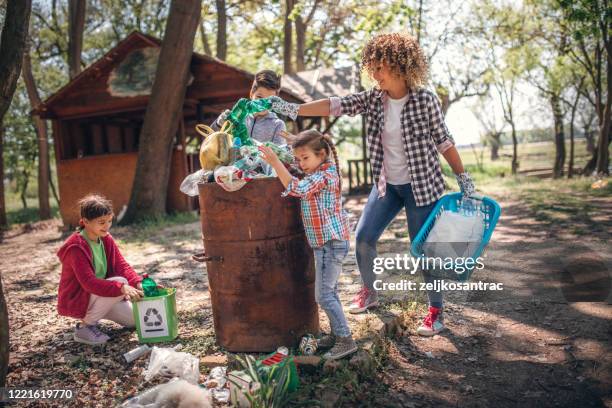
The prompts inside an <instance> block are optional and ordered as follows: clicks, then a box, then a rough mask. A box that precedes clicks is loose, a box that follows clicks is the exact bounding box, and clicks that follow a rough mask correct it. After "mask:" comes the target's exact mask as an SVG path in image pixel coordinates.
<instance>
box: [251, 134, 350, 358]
mask: <svg viewBox="0 0 612 408" xmlns="http://www.w3.org/2000/svg"><path fill="white" fill-rule="evenodd" d="M259 149H260V151H261V153H262V156H263V158H264V160H266V161H267V162H268V163H270V165H271V166H272V167H273V168H274V170H276V174H278V177H279V179H280V181H281V182H282V183H283V185H284V186H285V187H286V190H285V192H284V193H283V196H287V195H291V196H294V197H298V198H300V201H301V206H302V220H303V222H304V230H305V231H306V237H307V238H308V242H309V244H310V246H312V248H313V252H314V255H315V270H316V280H315V299H316V301H317V303H318V304H319V305H320V306H321V308H322V309H323V310H324V311H325V313H326V314H327V317H328V318H329V323H330V325H331V329H332V333H331V334H330V335H328V336H324V337H323V338H321V339H319V340H318V346H319V348H321V349H325V348H331V350H329V351H328V352H327V353H326V354H325V355H324V357H325V358H327V359H331V360H334V359H338V358H342V357H344V356H347V355H349V354H352V353H354V352H355V351H357V345H356V344H355V341H354V340H353V337H352V335H351V331H350V329H349V327H348V324H347V322H346V317H345V316H344V311H343V310H342V304H341V303H340V299H339V297H338V292H337V283H338V278H339V276H340V272H342V261H343V260H344V258H345V257H346V254H347V253H348V250H349V239H350V233H349V228H348V220H347V217H346V213H345V212H344V210H343V209H342V195H341V192H342V186H341V180H342V178H341V176H340V166H339V163H338V154H337V152H336V148H335V146H334V143H333V142H332V140H331V139H330V138H329V136H327V135H322V134H321V133H319V132H318V131H316V130H307V131H305V132H302V133H300V134H299V135H298V137H297V140H295V142H294V143H293V153H294V156H295V158H296V160H297V162H298V164H299V166H300V168H301V169H302V171H304V173H306V177H304V178H303V179H302V180H298V179H297V178H296V177H293V176H292V175H291V174H290V173H289V171H288V170H287V169H286V168H285V166H284V165H283V164H282V163H281V161H280V160H279V159H278V157H277V156H276V154H274V152H273V151H272V149H270V148H269V147H266V146H260V147H259ZM331 157H333V161H331V160H330V158H331Z"/></svg>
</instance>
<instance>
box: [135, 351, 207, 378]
mask: <svg viewBox="0 0 612 408" xmlns="http://www.w3.org/2000/svg"><path fill="white" fill-rule="evenodd" d="M157 375H161V376H163V377H168V378H172V377H178V378H181V379H183V380H185V381H188V382H190V383H192V384H197V382H198V380H199V379H200V360H199V359H198V358H197V357H195V356H193V355H191V354H189V353H184V352H181V351H176V350H175V349H171V348H160V347H153V351H151V357H150V358H149V365H148V367H147V369H146V370H145V371H144V376H145V380H146V381H149V380H150V379H151V378H153V377H155V376H157Z"/></svg>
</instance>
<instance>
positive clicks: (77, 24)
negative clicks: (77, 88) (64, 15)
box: [68, 0, 87, 79]
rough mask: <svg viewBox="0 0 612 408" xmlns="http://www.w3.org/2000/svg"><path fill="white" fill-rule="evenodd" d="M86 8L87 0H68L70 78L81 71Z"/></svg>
mask: <svg viewBox="0 0 612 408" xmlns="http://www.w3.org/2000/svg"><path fill="white" fill-rule="evenodd" d="M86 8H87V0H69V1H68V30H69V34H68V70H69V72H68V73H69V74H70V79H72V78H74V77H75V76H77V75H78V74H79V73H80V72H81V53H82V51H83V30H84V29H85V9H86Z"/></svg>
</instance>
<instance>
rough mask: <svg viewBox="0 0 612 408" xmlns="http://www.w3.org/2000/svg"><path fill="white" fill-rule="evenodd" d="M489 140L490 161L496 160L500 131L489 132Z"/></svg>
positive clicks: (497, 157)
mask: <svg viewBox="0 0 612 408" xmlns="http://www.w3.org/2000/svg"><path fill="white" fill-rule="evenodd" d="M489 140H490V142H491V161H495V160H498V159H499V146H500V144H501V133H496V132H495V133H491V135H490V139H489Z"/></svg>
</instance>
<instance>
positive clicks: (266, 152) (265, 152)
mask: <svg viewBox="0 0 612 408" xmlns="http://www.w3.org/2000/svg"><path fill="white" fill-rule="evenodd" d="M259 151H260V153H261V158H262V159H264V160H265V161H266V162H268V163H269V164H270V165H271V166H274V165H275V164H277V163H280V159H279V158H278V156H277V155H276V153H274V150H272V149H271V148H269V147H268V146H265V145H261V146H259Z"/></svg>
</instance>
